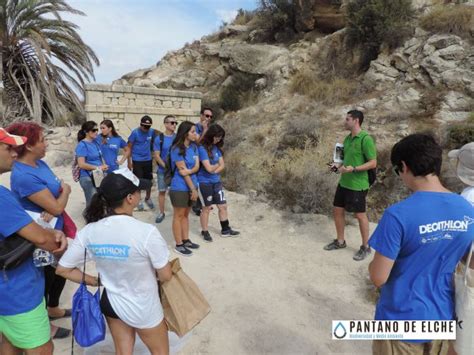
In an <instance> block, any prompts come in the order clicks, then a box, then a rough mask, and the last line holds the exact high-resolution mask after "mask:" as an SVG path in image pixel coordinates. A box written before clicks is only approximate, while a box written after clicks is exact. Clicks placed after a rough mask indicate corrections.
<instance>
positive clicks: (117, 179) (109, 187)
mask: <svg viewBox="0 0 474 355" xmlns="http://www.w3.org/2000/svg"><path fill="white" fill-rule="evenodd" d="M150 187H151V181H149V180H145V179H139V178H138V177H136V176H135V175H134V174H133V173H132V172H131V171H130V170H129V169H128V168H121V169H118V170H115V171H114V172H112V173H111V174H108V175H107V176H106V177H105V178H104V180H102V182H101V184H100V187H99V192H101V193H102V194H103V195H104V197H105V199H106V200H107V201H120V200H123V199H124V198H125V197H127V195H129V194H133V193H134V192H135V191H138V190H146V189H148V188H150Z"/></svg>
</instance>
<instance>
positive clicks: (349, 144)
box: [339, 131, 377, 191]
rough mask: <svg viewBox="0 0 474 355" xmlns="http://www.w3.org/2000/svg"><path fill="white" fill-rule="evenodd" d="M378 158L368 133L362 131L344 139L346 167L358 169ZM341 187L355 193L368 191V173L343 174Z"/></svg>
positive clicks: (340, 181)
mask: <svg viewBox="0 0 474 355" xmlns="http://www.w3.org/2000/svg"><path fill="white" fill-rule="evenodd" d="M364 137H366V138H364ZM376 158H377V150H376V149H375V143H374V140H373V139H372V137H371V136H369V134H368V133H367V132H366V131H360V132H359V134H357V135H356V136H354V137H352V136H351V135H350V134H349V135H348V136H347V137H346V138H345V139H344V162H343V164H344V166H353V167H357V166H360V165H362V164H365V163H366V162H368V161H369V160H373V159H376ZM339 185H341V186H342V187H345V188H346V189H349V190H353V191H363V190H368V189H369V175H368V173H367V171H358V172H355V173H347V174H342V175H341V180H339Z"/></svg>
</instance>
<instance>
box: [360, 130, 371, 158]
mask: <svg viewBox="0 0 474 355" xmlns="http://www.w3.org/2000/svg"><path fill="white" fill-rule="evenodd" d="M368 135H369V134H368V133H367V134H366V135H365V136H363V137H362V141H361V142H360V150H361V151H362V155H363V156H364V160H365V161H366V162H368V161H369V160H368V159H367V157H366V156H365V153H364V139H365V137H367V136H368Z"/></svg>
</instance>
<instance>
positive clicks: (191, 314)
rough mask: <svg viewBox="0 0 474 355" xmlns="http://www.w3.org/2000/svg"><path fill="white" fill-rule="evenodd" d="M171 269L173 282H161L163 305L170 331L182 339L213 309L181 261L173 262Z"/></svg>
mask: <svg viewBox="0 0 474 355" xmlns="http://www.w3.org/2000/svg"><path fill="white" fill-rule="evenodd" d="M171 269H172V272H173V276H172V277H171V280H169V281H166V282H160V297H161V305H162V306H163V313H164V316H165V321H166V323H167V324H168V329H169V330H171V331H172V332H175V333H176V334H178V335H179V336H180V337H182V336H183V335H185V334H186V333H188V332H189V331H190V330H191V329H193V328H194V327H195V326H196V325H197V324H198V323H199V322H200V321H202V320H203V319H204V318H205V317H206V316H207V315H208V313H209V312H210V311H211V307H210V306H209V303H208V302H207V301H206V299H205V298H204V296H203V294H202V293H201V291H200V290H199V288H198V287H197V285H196V283H195V282H194V281H193V280H191V278H190V277H189V276H188V275H186V273H185V272H184V271H183V269H182V268H181V264H180V262H179V259H174V260H172V261H171Z"/></svg>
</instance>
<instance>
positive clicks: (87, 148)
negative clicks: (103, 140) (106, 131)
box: [76, 140, 102, 177]
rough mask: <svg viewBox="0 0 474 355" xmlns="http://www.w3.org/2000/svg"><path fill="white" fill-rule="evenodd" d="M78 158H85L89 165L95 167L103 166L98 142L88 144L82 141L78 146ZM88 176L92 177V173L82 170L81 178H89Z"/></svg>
mask: <svg viewBox="0 0 474 355" xmlns="http://www.w3.org/2000/svg"><path fill="white" fill-rule="evenodd" d="M76 157H78V158H79V157H83V158H85V160H86V163H87V164H91V165H95V166H101V165H102V158H101V152H100V147H99V145H98V144H97V142H96V141H93V142H88V141H85V140H82V141H80V142H79V143H78V144H77V146H76ZM87 176H91V173H90V171H89V170H83V169H81V176H80V177H87Z"/></svg>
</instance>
